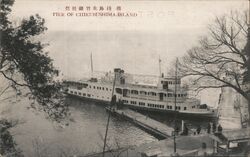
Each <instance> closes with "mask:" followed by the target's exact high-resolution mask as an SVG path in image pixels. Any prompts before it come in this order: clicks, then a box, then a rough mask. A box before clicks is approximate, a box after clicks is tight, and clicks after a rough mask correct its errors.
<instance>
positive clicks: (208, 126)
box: [207, 123, 211, 134]
mask: <svg viewBox="0 0 250 157" xmlns="http://www.w3.org/2000/svg"><path fill="white" fill-rule="evenodd" d="M210 132H211V124H210V123H208V125H207V133H208V134H210Z"/></svg>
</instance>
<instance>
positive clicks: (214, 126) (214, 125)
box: [212, 122, 216, 133]
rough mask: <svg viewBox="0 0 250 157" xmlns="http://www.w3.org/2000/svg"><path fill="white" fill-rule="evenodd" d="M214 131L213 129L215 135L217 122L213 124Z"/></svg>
mask: <svg viewBox="0 0 250 157" xmlns="http://www.w3.org/2000/svg"><path fill="white" fill-rule="evenodd" d="M212 129H213V133H215V131H216V124H215V122H213V125H212Z"/></svg>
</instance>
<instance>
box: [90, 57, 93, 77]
mask: <svg viewBox="0 0 250 157" xmlns="http://www.w3.org/2000/svg"><path fill="white" fill-rule="evenodd" d="M90 62H91V77H92V78H93V58H92V52H91V54H90Z"/></svg>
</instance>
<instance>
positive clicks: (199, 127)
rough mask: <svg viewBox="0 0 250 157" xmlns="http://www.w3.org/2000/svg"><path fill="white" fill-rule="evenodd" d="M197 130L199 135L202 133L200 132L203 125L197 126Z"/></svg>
mask: <svg viewBox="0 0 250 157" xmlns="http://www.w3.org/2000/svg"><path fill="white" fill-rule="evenodd" d="M196 132H197V135H199V134H200V132H201V126H200V125H198V127H197V129H196Z"/></svg>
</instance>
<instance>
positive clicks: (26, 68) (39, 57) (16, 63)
mask: <svg viewBox="0 0 250 157" xmlns="http://www.w3.org/2000/svg"><path fill="white" fill-rule="evenodd" d="M13 3H14V0H1V4H0V7H1V11H0V76H1V77H3V78H4V79H5V80H7V81H8V82H9V84H8V85H7V87H6V88H8V87H12V89H14V90H15V91H16V92H17V94H18V95H20V94H22V91H25V92H26V93H25V95H26V96H28V97H29V98H30V99H33V100H34V101H36V102H38V104H39V106H40V107H41V109H42V110H44V111H45V112H46V113H48V115H49V117H51V118H52V119H53V120H57V121H59V120H60V119H62V118H63V117H65V116H66V115H67V113H68V112H67V111H68V107H67V105H66V104H65V103H64V99H63V98H64V96H63V94H62V92H61V87H62V86H61V84H60V82H58V81H55V79H54V78H55V77H56V76H57V75H58V70H57V69H55V68H54V66H53V64H52V61H53V60H52V59H51V58H50V57H49V56H48V52H44V47H45V45H46V44H43V43H41V42H40V41H37V40H36V38H35V37H37V36H39V35H41V34H43V33H44V32H45V31H46V30H47V28H46V27H45V26H44V24H45V20H44V19H43V18H41V17H40V16H39V15H38V14H37V15H34V16H33V15H32V16H30V17H29V18H28V19H23V20H22V21H21V23H20V25H19V26H14V25H13V24H12V23H11V21H9V19H8V15H9V14H10V12H11V6H12V5H13ZM6 88H5V89H6ZM5 89H4V90H5ZM4 90H3V91H2V92H4ZM2 92H1V93H2Z"/></svg>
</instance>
